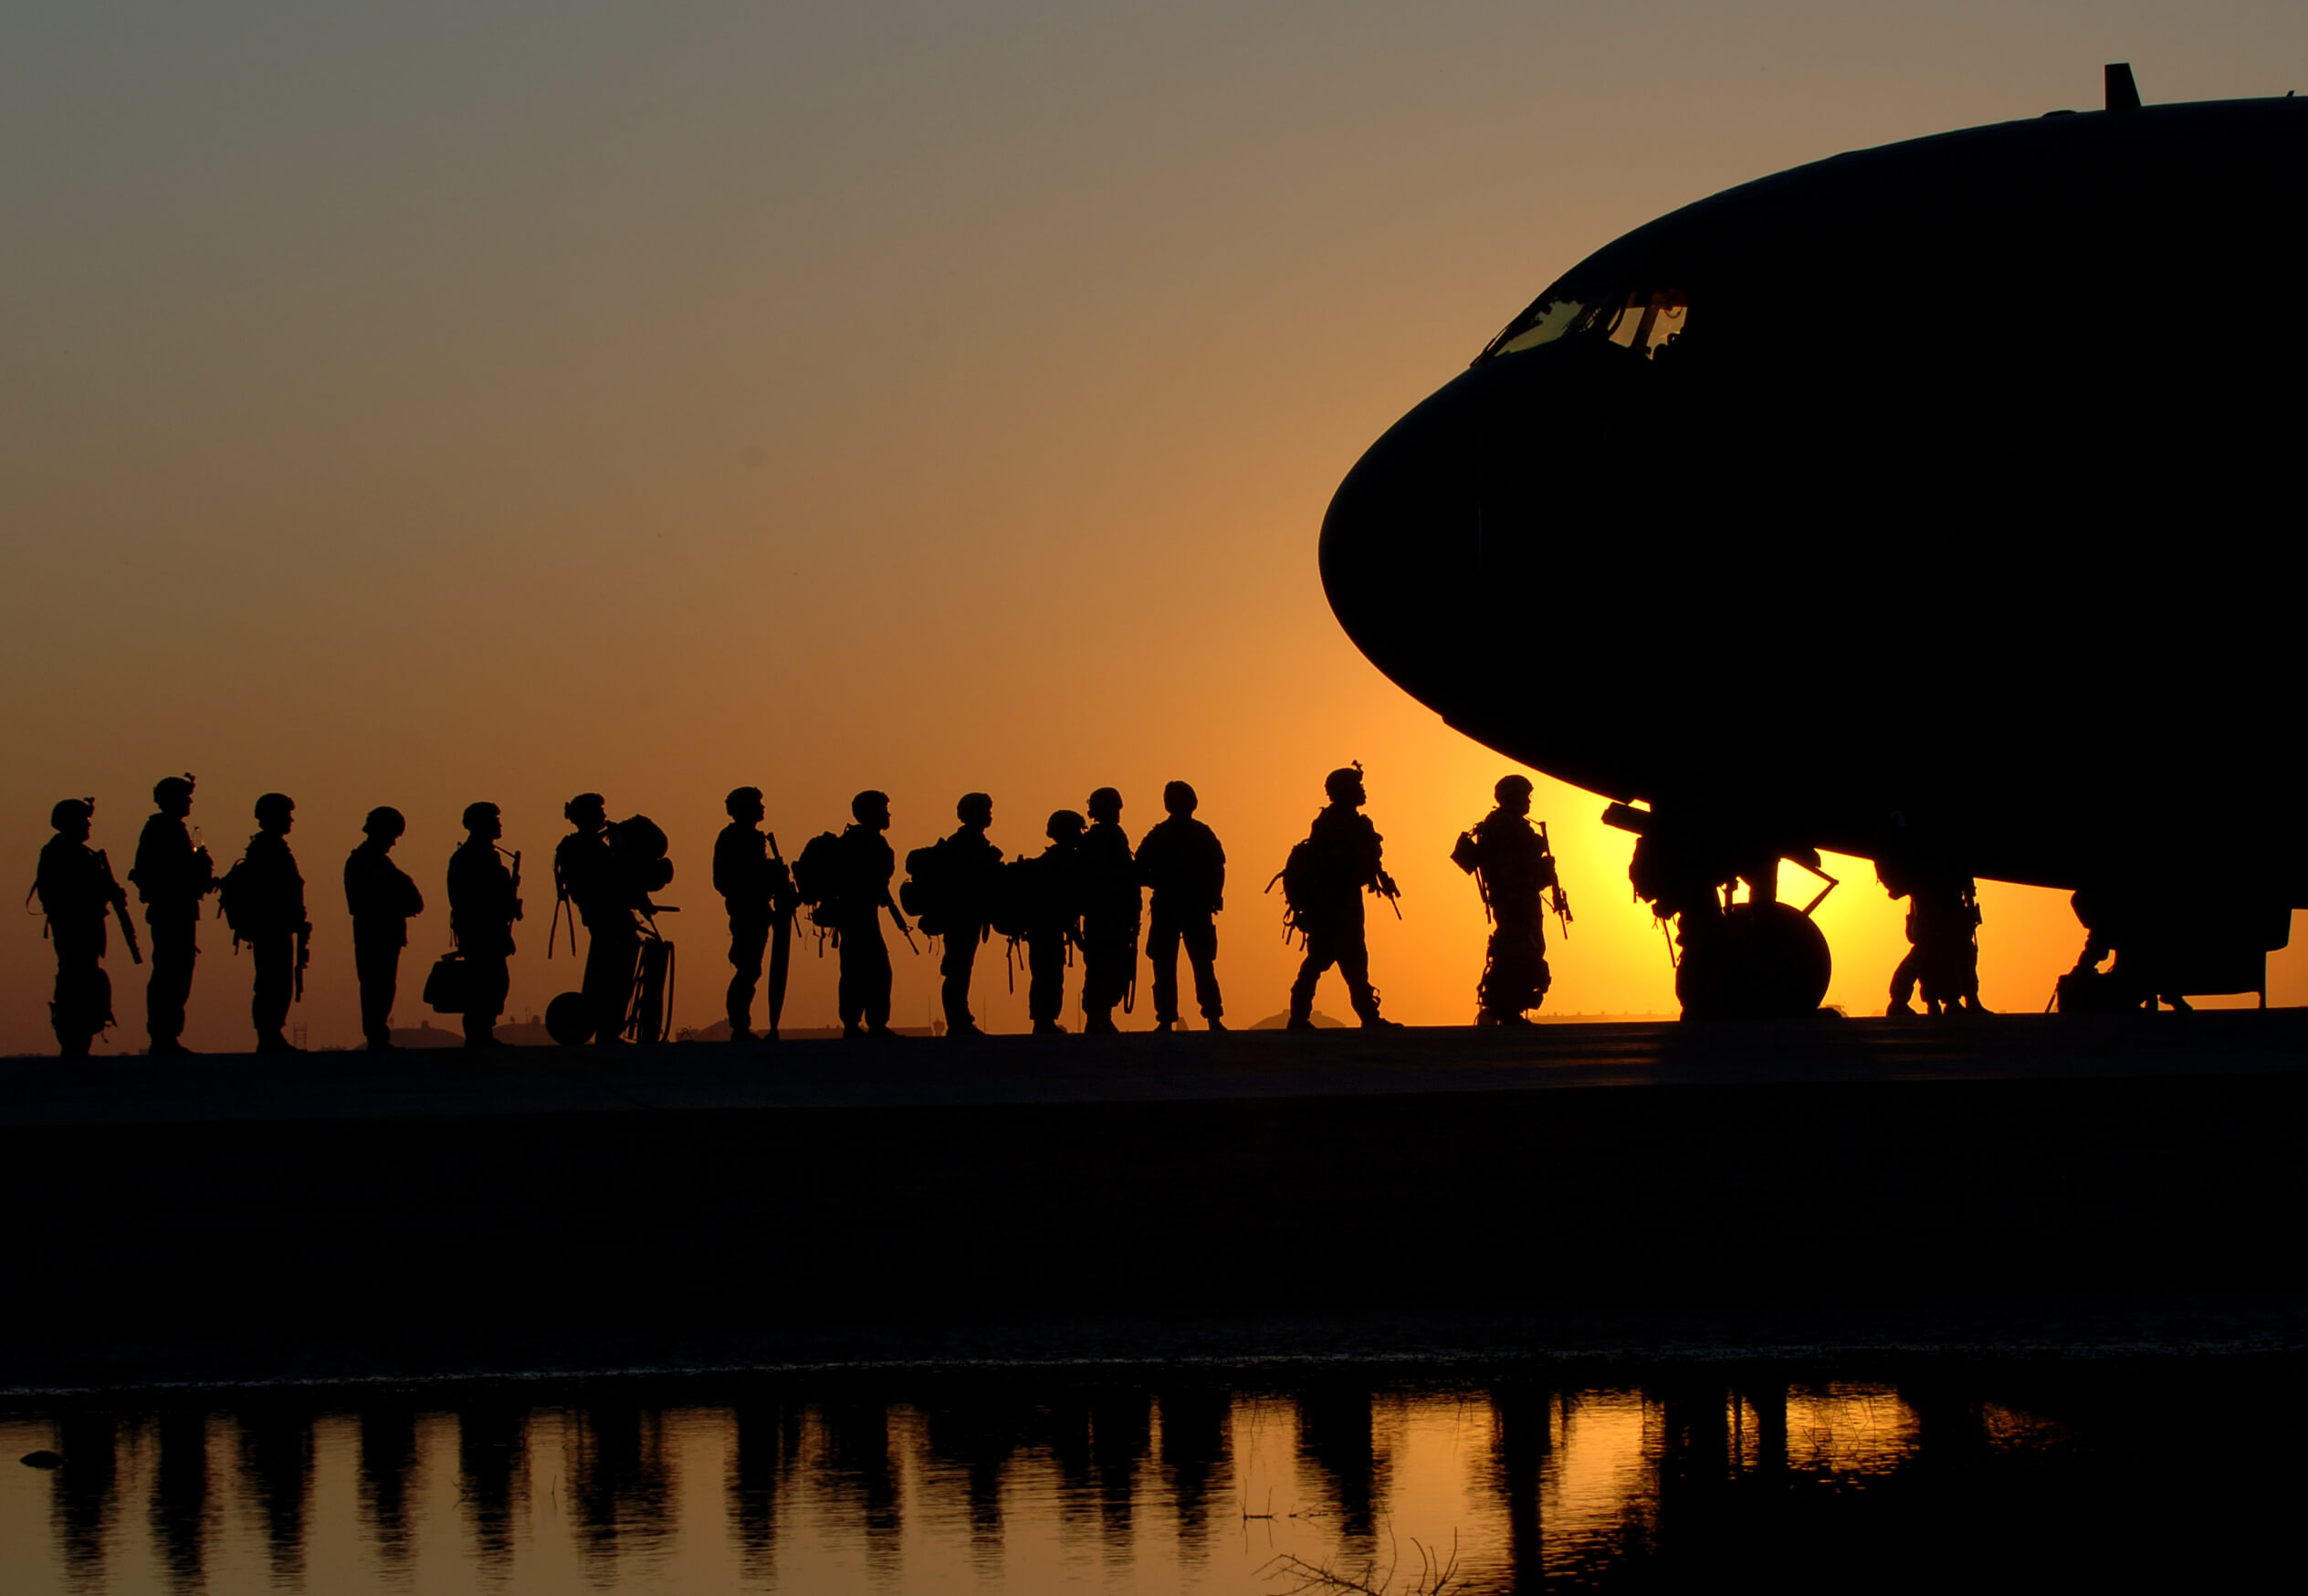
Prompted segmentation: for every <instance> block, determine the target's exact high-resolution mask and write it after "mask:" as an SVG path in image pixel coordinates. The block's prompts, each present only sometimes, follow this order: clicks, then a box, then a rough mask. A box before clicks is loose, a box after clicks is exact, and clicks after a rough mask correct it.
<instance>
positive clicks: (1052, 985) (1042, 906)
mask: <svg viewBox="0 0 2308 1596" xmlns="http://www.w3.org/2000/svg"><path fill="white" fill-rule="evenodd" d="M1083 824H1084V822H1083V819H1082V816H1081V815H1080V814H1078V813H1076V812H1075V811H1074V810H1071V809H1061V810H1059V811H1057V812H1056V813H1055V814H1052V815H1051V816H1050V824H1048V825H1047V826H1046V827H1044V835H1045V836H1047V837H1048V838H1049V839H1050V845H1049V846H1048V847H1046V848H1044V849H1043V850H1042V852H1041V853H1039V854H1037V855H1035V856H1033V858H1031V859H1021V860H1019V861H1018V862H1017V863H1016V864H1015V865H1013V866H1011V868H1012V870H1013V871H1014V872H1015V873H1016V877H1017V881H1018V887H1017V893H1018V898H1019V907H1018V914H1019V919H1020V920H1021V922H1022V923H1023V925H1024V927H1025V940H1026V1013H1027V1015H1028V1016H1029V1017H1030V1018H1031V1019H1032V1020H1033V1034H1035V1035H1037V1036H1062V1035H1064V1034H1065V1026H1064V1025H1061V1024H1058V1015H1059V1014H1061V1013H1064V1012H1065V965H1066V950H1067V949H1068V948H1070V947H1074V946H1076V945H1078V944H1079V942H1080V940H1081V935H1082V879H1081V862H1082V861H1081V850H1082V828H1083Z"/></svg>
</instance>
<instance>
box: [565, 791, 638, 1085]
mask: <svg viewBox="0 0 2308 1596" xmlns="http://www.w3.org/2000/svg"><path fill="white" fill-rule="evenodd" d="M561 814H562V815H563V816H564V817H565V818H566V819H567V820H568V821H569V824H571V825H572V827H574V828H575V829H574V830H573V831H572V832H571V833H570V835H567V836H565V837H563V838H561V842H560V844H559V845H557V846H556V847H555V848H554V849H553V880H554V882H555V884H556V886H557V887H559V889H560V892H561V897H562V898H564V899H565V900H567V901H569V902H571V903H574V904H575V905H576V906H577V913H578V914H580V915H582V916H583V917H584V921H585V935H586V936H587V938H589V939H590V940H589V941H588V942H587V943H586V946H585V979H584V994H585V1012H586V1013H587V1014H588V1015H589V1016H590V1017H591V1018H592V1020H593V1041H594V1042H595V1043H597V1044H598V1045H601V1046H603V1047H614V1046H617V1045H622V1044H623V1043H624V1039H625V1037H624V1030H625V1011H626V1010H627V1009H628V1008H630V1007H631V1006H632V1003H633V980H634V967H635V961H637V960H638V959H639V958H640V957H641V932H640V930H639V929H638V928H637V927H636V926H635V924H634V911H635V908H638V907H639V904H638V903H637V901H636V895H635V891H634V887H633V884H632V883H630V882H628V881H627V880H626V879H625V872H624V869H623V867H622V866H620V865H619V863H618V858H617V850H616V847H615V845H614V841H613V840H612V838H611V837H610V835H609V805H608V803H607V802H606V801H605V800H604V799H603V797H602V795H601V794H600V793H578V794H577V796H576V797H574V798H572V799H571V800H570V801H569V802H568V803H564V804H562V805H561Z"/></svg>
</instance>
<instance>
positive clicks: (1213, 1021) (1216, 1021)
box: [1202, 1014, 1226, 1031]
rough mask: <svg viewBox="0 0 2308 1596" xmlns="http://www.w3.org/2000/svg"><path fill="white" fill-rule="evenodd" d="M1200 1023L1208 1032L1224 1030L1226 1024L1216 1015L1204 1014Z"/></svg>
mask: <svg viewBox="0 0 2308 1596" xmlns="http://www.w3.org/2000/svg"><path fill="white" fill-rule="evenodd" d="M1202 1021H1203V1024H1204V1025H1205V1026H1206V1027H1207V1028H1208V1029H1210V1030H1212V1031H1223V1030H1224V1029H1226V1022H1225V1021H1223V1020H1222V1019H1220V1018H1219V1017H1218V1016H1217V1015H1216V1014H1204V1015H1203V1016H1202Z"/></svg>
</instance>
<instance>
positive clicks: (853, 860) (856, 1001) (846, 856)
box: [833, 824, 897, 1032]
mask: <svg viewBox="0 0 2308 1596" xmlns="http://www.w3.org/2000/svg"><path fill="white" fill-rule="evenodd" d="M839 844H840V850H841V851H840V853H839V854H838V855H837V857H838V858H839V859H840V861H841V866H840V875H839V877H838V878H839V880H840V882H841V896H840V898H838V899H837V900H836V903H835V906H834V915H833V921H834V929H835V933H836V935H837V936H838V938H839V939H840V948H839V952H840V955H841V964H842V974H841V985H840V992H839V993H838V1002H839V1004H840V1008H841V1013H842V1028H843V1029H844V1030H845V1031H849V1032H855V1031H856V1030H857V1029H858V1027H859V1026H860V1024H863V1025H864V1026H865V1027H866V1029H868V1030H872V1031H876V1032H883V1031H886V1030H888V1029H889V989H890V984H891V982H892V980H893V971H891V969H890V966H889V944H888V943H887V942H886V941H884V940H882V910H883V908H885V907H887V906H888V905H889V904H890V896H889V881H890V877H893V876H895V875H897V855H896V854H894V853H892V852H891V851H890V846H889V843H888V840H887V839H886V838H885V837H884V836H883V835H882V834H881V833H880V832H879V831H877V830H876V829H875V828H874V827H872V826H869V825H862V824H851V825H850V826H848V827H847V828H845V830H844V831H843V833H842V835H841V837H840V839H839Z"/></svg>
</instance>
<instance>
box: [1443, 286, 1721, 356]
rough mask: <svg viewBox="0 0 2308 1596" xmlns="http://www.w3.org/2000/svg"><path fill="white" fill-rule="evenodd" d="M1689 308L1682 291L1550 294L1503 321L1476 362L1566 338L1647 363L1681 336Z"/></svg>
mask: <svg viewBox="0 0 2308 1596" xmlns="http://www.w3.org/2000/svg"><path fill="white" fill-rule="evenodd" d="M1689 310H1690V306H1689V304H1688V303H1687V302H1686V301H1685V300H1684V297H1683V295H1682V293H1681V292H1680V291H1678V290H1676V289H1631V290H1629V291H1628V292H1626V293H1623V294H1591V295H1585V296H1579V297H1574V296H1571V295H1568V294H1552V295H1549V296H1547V298H1545V299H1540V300H1539V301H1538V303H1537V304H1536V305H1533V306H1532V307H1531V308H1530V309H1529V310H1526V311H1524V312H1523V313H1522V314H1521V315H1520V316H1517V317H1516V318H1515V320H1513V321H1511V322H1509V323H1508V324H1507V328H1506V331H1504V332H1502V333H1500V334H1499V335H1498V336H1497V337H1496V338H1495V339H1493V340H1492V341H1491V346H1490V347H1489V348H1488V349H1486V350H1484V352H1483V353H1482V354H1481V356H1480V357H1478V358H1480V359H1482V360H1491V359H1495V357H1497V356H1499V355H1503V354H1519V353H1521V352H1523V351H1524V350H1526V349H1537V347H1538V346H1539V345H1540V344H1542V343H1554V342H1557V341H1559V340H1562V339H1566V338H1579V337H1590V338H1591V337H1600V338H1604V339H1608V340H1609V341H1610V342H1612V343H1615V344H1617V345H1619V347H1620V348H1621V349H1631V350H1633V351H1634V352H1636V353H1637V354H1639V355H1641V356H1642V358H1643V359H1645V360H1652V359H1655V358H1657V356H1658V353H1659V352H1660V351H1661V350H1663V349H1664V348H1666V347H1667V346H1668V345H1669V344H1671V343H1673V341H1675V340H1676V339H1678V338H1680V337H1681V336H1682V335H1683V327H1684V318H1685V316H1686V315H1687V314H1688V313H1689Z"/></svg>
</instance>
